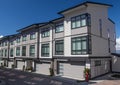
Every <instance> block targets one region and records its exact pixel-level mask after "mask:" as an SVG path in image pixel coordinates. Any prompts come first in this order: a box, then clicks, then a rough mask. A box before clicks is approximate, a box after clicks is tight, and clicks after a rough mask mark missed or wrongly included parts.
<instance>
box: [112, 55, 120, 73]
mask: <svg viewBox="0 0 120 85" xmlns="http://www.w3.org/2000/svg"><path fill="white" fill-rule="evenodd" d="M112 71H113V72H120V57H118V56H113V57H112Z"/></svg>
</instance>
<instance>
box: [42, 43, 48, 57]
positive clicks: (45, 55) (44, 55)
mask: <svg viewBox="0 0 120 85" xmlns="http://www.w3.org/2000/svg"><path fill="white" fill-rule="evenodd" d="M45 45H46V46H45ZM44 47H47V49H49V53H45V52H44V54H43V48H44ZM41 56H42V57H49V56H50V44H49V43H46V44H41Z"/></svg>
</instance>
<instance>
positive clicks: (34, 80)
mask: <svg viewBox="0 0 120 85" xmlns="http://www.w3.org/2000/svg"><path fill="white" fill-rule="evenodd" d="M0 79H2V80H4V81H5V82H6V85H76V83H75V82H69V81H63V80H61V79H56V78H52V77H50V76H45V75H41V74H35V73H29V72H23V71H18V70H13V69H0Z"/></svg>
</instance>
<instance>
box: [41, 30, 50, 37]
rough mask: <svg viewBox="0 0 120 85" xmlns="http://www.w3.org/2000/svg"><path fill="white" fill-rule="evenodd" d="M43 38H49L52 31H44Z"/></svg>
mask: <svg viewBox="0 0 120 85" xmlns="http://www.w3.org/2000/svg"><path fill="white" fill-rule="evenodd" d="M41 36H42V37H43V38H44V37H49V36H50V30H49V29H43V30H42V34H41Z"/></svg>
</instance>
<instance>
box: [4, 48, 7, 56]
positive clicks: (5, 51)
mask: <svg viewBox="0 0 120 85" xmlns="http://www.w3.org/2000/svg"><path fill="white" fill-rule="evenodd" d="M4 54H5V57H7V49H5V52H4Z"/></svg>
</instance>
